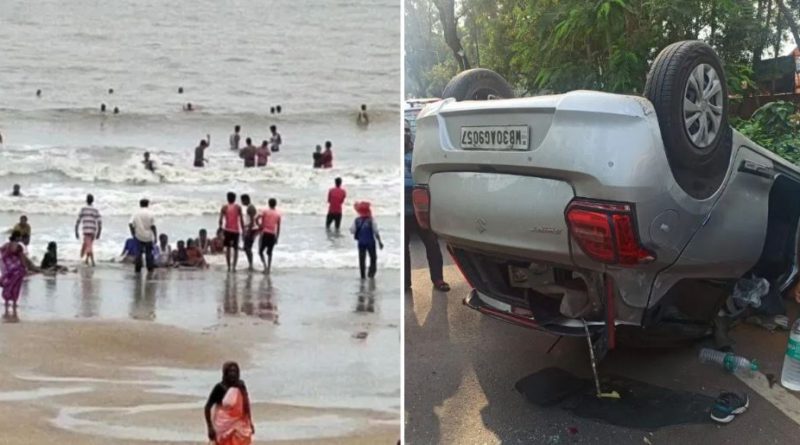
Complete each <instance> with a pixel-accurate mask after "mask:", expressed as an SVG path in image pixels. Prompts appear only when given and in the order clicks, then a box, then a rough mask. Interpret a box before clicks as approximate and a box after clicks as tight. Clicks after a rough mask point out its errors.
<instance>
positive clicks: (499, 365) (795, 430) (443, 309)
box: [405, 240, 800, 445]
mask: <svg viewBox="0 0 800 445" xmlns="http://www.w3.org/2000/svg"><path fill="white" fill-rule="evenodd" d="M411 257H412V282H413V287H412V290H410V291H406V294H405V439H406V440H405V443H406V444H414V445H422V444H438V443H442V444H501V443H502V444H548V445H555V444H606V443H614V444H636V445H642V444H648V443H650V444H668V443H669V444H673V443H675V444H678V443H680V444H691V443H702V444H705V445H710V444H723V443H724V444H758V445H762V444H789V443H800V425H798V424H797V423H795V421H794V420H792V419H791V418H790V417H788V416H787V415H785V414H784V411H782V410H781V409H779V408H777V407H776V405H773V403H771V402H770V401H769V400H767V399H765V398H764V397H761V396H760V395H758V394H757V393H755V392H754V391H752V390H750V388H748V386H747V385H745V384H744V383H743V382H742V381H740V380H739V379H737V378H736V377H735V376H732V375H728V374H726V373H724V372H723V371H722V370H721V369H719V368H716V367H714V366H710V365H703V364H700V363H699V361H698V360H697V353H698V350H699V346H695V347H684V348H679V349H670V350H641V349H626V348H621V349H617V350H615V351H611V352H610V353H609V355H608V357H607V358H606V359H605V360H604V361H603V362H602V363H601V365H600V372H601V374H606V373H610V374H616V375H620V376H624V377H628V378H631V379H636V380H639V381H643V382H647V383H651V384H654V385H658V386H662V387H666V388H671V389H680V390H685V391H692V392H696V393H701V394H705V395H709V396H712V397H716V395H717V394H718V393H719V392H720V391H723V390H725V391H741V392H746V393H748V394H749V396H750V408H749V410H748V411H747V412H746V413H744V414H742V415H740V416H737V418H736V419H735V420H734V421H733V422H732V423H730V424H728V425H724V426H723V425H718V424H715V423H711V422H710V421H709V423H706V424H693V425H679V426H670V427H665V428H660V429H657V430H639V429H630V428H623V427H618V426H613V425H610V424H606V423H601V422H599V421H595V420H589V419H585V418H579V417H576V416H574V415H573V414H571V413H570V412H568V411H566V410H564V409H562V408H558V407H552V408H542V407H538V406H536V405H533V404H531V403H529V402H527V401H526V400H525V399H524V398H523V397H522V395H521V394H519V393H518V392H517V391H516V390H515V389H514V384H515V383H516V382H517V381H518V380H520V379H521V378H523V377H525V376H528V375H530V374H532V373H534V372H536V371H537V370H540V369H542V368H546V367H550V366H556V367H560V368H563V369H565V370H567V371H569V372H571V373H573V374H575V375H578V376H581V377H587V378H588V377H590V376H591V368H590V364H589V358H588V351H587V346H586V343H585V340H583V339H570V338H565V339H563V340H562V341H561V342H560V343H559V344H558V345H557V346H556V347H555V349H553V351H552V352H551V353H550V354H546V351H547V349H548V348H549V347H550V345H551V344H552V343H553V341H554V340H555V337H553V336H550V335H548V334H544V333H539V332H535V331H530V330H526V329H524V328H520V327H516V326H512V325H509V324H506V323H503V322H500V321H497V320H493V319H489V318H487V317H484V316H482V315H480V314H479V313H477V312H475V311H473V310H471V309H469V308H467V307H465V306H463V305H462V303H461V301H462V299H463V298H464V297H465V296H466V295H467V293H468V292H469V290H470V288H469V286H468V285H467V284H466V282H465V281H464V279H463V278H462V277H461V275H460V273H459V272H458V270H457V268H456V267H455V266H452V265H451V264H450V263H447V264H446V266H445V279H446V280H447V281H448V282H449V283H450V285H451V286H452V290H451V291H450V292H449V293H441V292H438V291H435V290H434V289H433V288H432V286H431V283H430V279H429V276H428V271H427V265H426V264H425V251H424V247H423V246H422V244H421V243H419V242H417V241H416V240H415V242H412V248H411ZM796 313H797V307H796V306H792V307H791V308H790V314H796ZM790 318H791V317H790ZM792 319H793V318H792ZM731 337H732V338H733V339H734V340H735V341H736V346H735V351H736V352H737V353H738V354H740V355H744V356H746V357H750V358H756V359H758V360H759V362H760V363H761V368H762V370H763V371H764V372H765V373H774V374H775V375H776V376H780V370H781V365H782V362H783V351H784V350H785V347H786V341H787V338H788V333H787V332H778V333H770V332H768V331H766V330H763V329H761V328H757V327H753V326H749V325H740V326H737V327H736V328H735V329H734V330H733V331H732V332H731ZM773 390H774V391H785V390H783V389H782V388H778V387H777V386H776V388H775V389H773ZM789 399H790V400H791V403H792V404H794V403H795V402H797V406H798V407H800V399H798V398H797V397H796V396H795V397H791V396H790V397H789Z"/></svg>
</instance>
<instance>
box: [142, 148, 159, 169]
mask: <svg viewBox="0 0 800 445" xmlns="http://www.w3.org/2000/svg"><path fill="white" fill-rule="evenodd" d="M142 164H143V165H144V168H145V169H146V170H149V171H151V172H153V173H155V172H156V163H155V162H154V161H153V160H152V159H150V152H149V151H146V152H144V160H143V161H142Z"/></svg>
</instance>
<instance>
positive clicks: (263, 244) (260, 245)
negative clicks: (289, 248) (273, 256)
mask: <svg viewBox="0 0 800 445" xmlns="http://www.w3.org/2000/svg"><path fill="white" fill-rule="evenodd" d="M266 249H267V234H266V233H262V234H261V239H260V240H259V242H258V257H259V258H261V265H262V266H264V270H265V271H266V270H267V263H266V261H265V260H264V251H265V250H266Z"/></svg>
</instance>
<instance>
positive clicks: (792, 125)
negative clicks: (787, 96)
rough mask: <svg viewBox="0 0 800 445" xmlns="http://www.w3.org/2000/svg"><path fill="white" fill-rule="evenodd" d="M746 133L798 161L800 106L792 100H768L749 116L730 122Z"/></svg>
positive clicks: (782, 155)
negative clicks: (746, 118) (768, 101)
mask: <svg viewBox="0 0 800 445" xmlns="http://www.w3.org/2000/svg"><path fill="white" fill-rule="evenodd" d="M733 125H734V126H735V127H736V128H737V129H738V130H739V131H740V132H741V133H742V134H744V135H745V136H747V137H749V138H750V139H752V140H753V142H755V143H757V144H759V145H761V146H762V147H764V148H766V149H768V150H770V151H772V152H774V153H777V154H778V155H780V156H781V157H783V158H785V159H787V160H788V161H791V162H793V163H794V164H797V165H800V110H798V108H797V107H796V106H795V104H793V103H791V102H784V101H779V102H771V103H768V104H766V105H764V106H763V107H761V108H759V109H758V110H756V112H755V113H753V116H752V117H751V118H750V119H748V120H739V121H737V122H733Z"/></svg>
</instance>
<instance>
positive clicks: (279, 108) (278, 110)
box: [275, 105, 281, 114]
mask: <svg viewBox="0 0 800 445" xmlns="http://www.w3.org/2000/svg"><path fill="white" fill-rule="evenodd" d="M275 112H276V113H278V114H281V106H280V105H278V106H277V107H275Z"/></svg>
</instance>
